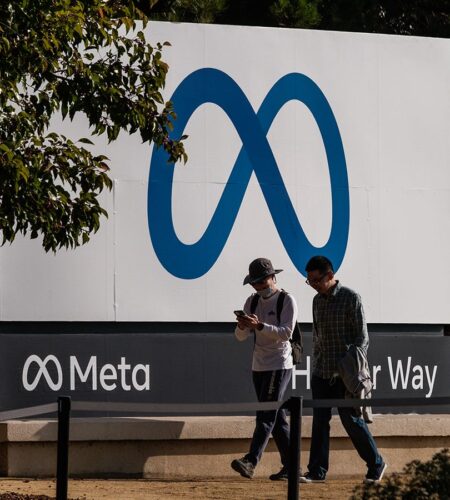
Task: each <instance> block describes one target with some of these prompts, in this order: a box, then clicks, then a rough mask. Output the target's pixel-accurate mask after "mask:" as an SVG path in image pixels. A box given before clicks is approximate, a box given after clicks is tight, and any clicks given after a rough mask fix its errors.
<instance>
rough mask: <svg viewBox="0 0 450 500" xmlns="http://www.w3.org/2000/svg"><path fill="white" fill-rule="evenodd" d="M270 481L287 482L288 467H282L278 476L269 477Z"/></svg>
mask: <svg viewBox="0 0 450 500" xmlns="http://www.w3.org/2000/svg"><path fill="white" fill-rule="evenodd" d="M269 479H270V480H271V481H287V479H288V470H287V468H286V467H282V469H281V470H280V472H277V473H276V474H272V475H271V476H269Z"/></svg>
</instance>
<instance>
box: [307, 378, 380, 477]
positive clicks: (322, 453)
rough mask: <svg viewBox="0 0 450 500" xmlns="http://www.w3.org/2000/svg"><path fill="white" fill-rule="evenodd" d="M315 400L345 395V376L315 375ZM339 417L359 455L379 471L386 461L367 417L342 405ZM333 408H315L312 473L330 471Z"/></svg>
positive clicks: (320, 473)
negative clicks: (379, 450) (357, 414)
mask: <svg viewBox="0 0 450 500" xmlns="http://www.w3.org/2000/svg"><path fill="white" fill-rule="evenodd" d="M311 389H312V396H313V399H335V398H338V399H339V398H344V396H345V386H344V382H343V381H342V379H341V378H339V377H337V378H332V379H323V378H320V377H317V376H315V375H313V376H312V378H311ZM338 412H339V417H340V418H341V422H342V425H343V426H344V428H345V430H346V432H347V434H348V435H349V437H350V439H351V441H352V443H353V446H354V447H355V448H356V451H357V452H358V454H359V456H360V457H361V458H362V459H363V460H364V461H365V462H366V464H367V468H368V469H369V471H375V470H378V469H379V467H380V466H381V465H382V463H383V459H382V458H381V455H380V454H379V453H378V449H377V445H376V444H375V441H374V439H373V437H372V434H371V433H370V431H369V429H368V427H367V424H366V422H365V421H364V419H363V418H361V417H358V416H356V414H355V411H354V410H353V408H338ZM330 420H331V408H314V410H313V427H312V436H311V450H310V455H309V464H308V470H309V472H310V473H311V474H312V475H314V476H317V477H318V478H322V479H324V478H325V476H326V474H327V472H328V456H329V450H330Z"/></svg>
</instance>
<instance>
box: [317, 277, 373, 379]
mask: <svg viewBox="0 0 450 500" xmlns="http://www.w3.org/2000/svg"><path fill="white" fill-rule="evenodd" d="M350 344H354V345H356V346H359V347H362V348H364V349H366V350H367V348H368V347H369V335H368V333H367V325H366V320H365V318H364V310H363V306H362V303H361V297H360V296H359V295H358V294H357V293H356V292H354V291H353V290H351V289H350V288H347V287H345V286H342V285H341V284H340V283H339V281H338V282H337V285H336V286H335V287H334V288H333V290H332V291H331V292H330V293H329V294H327V295H321V294H317V295H316V296H315V297H314V300H313V373H314V375H317V376H318V377H321V378H331V377H332V376H333V374H335V373H337V371H338V369H337V364H338V361H339V359H340V358H341V357H342V356H343V355H344V354H345V353H346V352H347V345H350Z"/></svg>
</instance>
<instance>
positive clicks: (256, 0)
mask: <svg viewBox="0 0 450 500" xmlns="http://www.w3.org/2000/svg"><path fill="white" fill-rule="evenodd" d="M139 5H140V6H141V7H142V8H143V9H144V10H145V11H146V12H147V13H148V15H149V16H150V17H155V18H158V19H163V20H170V21H187V22H208V23H217V24H233V25H236V24H237V25H244V26H281V27H287V28H313V29H321V30H333V31H361V32H368V33H388V34H397V35H418V36H434V37H443V38H448V37H450V2H449V0H139ZM202 12H203V13H205V15H204V16H203V17H202ZM168 13H169V14H168Z"/></svg>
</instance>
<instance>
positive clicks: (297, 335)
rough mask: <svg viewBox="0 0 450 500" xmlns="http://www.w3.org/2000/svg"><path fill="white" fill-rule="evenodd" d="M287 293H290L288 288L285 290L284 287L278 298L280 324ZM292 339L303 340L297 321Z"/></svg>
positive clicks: (295, 340)
mask: <svg viewBox="0 0 450 500" xmlns="http://www.w3.org/2000/svg"><path fill="white" fill-rule="evenodd" d="M287 295H288V293H287V292H286V290H283V289H281V290H280V295H278V299H277V320H278V324H280V318H281V311H282V310H283V304H284V299H285V298H286V296H287ZM291 340H292V341H293V342H300V343H301V342H302V341H301V333H300V327H299V325H298V323H297V321H296V322H295V326H294V331H293V332H292V339H291ZM302 350H303V348H302Z"/></svg>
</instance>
